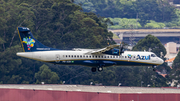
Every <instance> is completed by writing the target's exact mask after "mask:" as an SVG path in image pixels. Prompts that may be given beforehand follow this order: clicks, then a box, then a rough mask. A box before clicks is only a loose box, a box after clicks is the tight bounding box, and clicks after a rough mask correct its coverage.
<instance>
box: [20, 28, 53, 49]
mask: <svg viewBox="0 0 180 101" xmlns="http://www.w3.org/2000/svg"><path fill="white" fill-rule="evenodd" d="M17 31H18V34H19V38H20V41H21V45H22V48H23V51H24V52H33V51H50V50H57V49H54V48H50V47H47V46H45V45H43V44H42V43H40V42H39V41H38V40H36V39H35V38H34V37H33V35H32V33H31V32H30V30H29V28H27V27H18V28H17Z"/></svg>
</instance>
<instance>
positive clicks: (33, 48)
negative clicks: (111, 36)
mask: <svg viewBox="0 0 180 101" xmlns="http://www.w3.org/2000/svg"><path fill="white" fill-rule="evenodd" d="M17 31H18V34H19V38H20V41H21V45H22V48H23V51H24V52H18V53H16V54H17V56H21V57H25V58H29V59H33V60H38V61H43V62H48V63H52V64H60V65H82V66H88V67H91V71H92V72H95V71H96V69H97V70H98V71H102V70H103V68H104V67H110V66H152V67H153V70H154V71H155V67H156V66H157V65H161V64H162V63H164V61H163V60H162V59H161V58H159V57H157V56H156V55H155V54H154V53H153V52H144V51H123V47H122V46H121V45H120V46H121V47H120V49H117V48H115V47H118V46H119V44H114V45H109V46H107V47H105V48H102V49H82V48H74V49H72V50H59V49H54V48H50V47H47V46H45V45H43V44H42V43H40V42H39V41H38V40H36V39H35V38H34V37H33V35H32V33H31V32H30V29H29V28H26V27H18V28H17Z"/></svg>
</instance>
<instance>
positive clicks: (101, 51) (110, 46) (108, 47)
mask: <svg viewBox="0 0 180 101" xmlns="http://www.w3.org/2000/svg"><path fill="white" fill-rule="evenodd" d="M118 46H119V44H114V45H109V46H107V47H105V48H102V49H99V50H96V51H90V52H88V53H90V54H102V53H103V52H106V51H109V50H111V49H113V48H115V47H118Z"/></svg>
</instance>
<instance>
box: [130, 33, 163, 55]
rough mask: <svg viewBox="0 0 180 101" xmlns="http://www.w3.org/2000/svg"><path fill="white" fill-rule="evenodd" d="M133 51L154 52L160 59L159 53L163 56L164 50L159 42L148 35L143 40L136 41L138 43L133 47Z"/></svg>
mask: <svg viewBox="0 0 180 101" xmlns="http://www.w3.org/2000/svg"><path fill="white" fill-rule="evenodd" d="M133 50H134V51H144V50H145V51H149V50H151V52H154V53H155V54H156V55H157V56H158V57H160V56H161V55H160V54H161V52H162V53H163V54H164V55H165V54H166V49H165V48H164V46H163V45H162V43H161V42H160V40H159V39H158V38H157V37H155V36H153V35H151V34H149V35H147V36H146V37H145V38H144V39H141V40H139V41H138V43H137V44H136V45H135V46H134V47H133Z"/></svg>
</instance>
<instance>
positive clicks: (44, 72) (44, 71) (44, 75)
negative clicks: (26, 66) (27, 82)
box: [35, 64, 60, 84]
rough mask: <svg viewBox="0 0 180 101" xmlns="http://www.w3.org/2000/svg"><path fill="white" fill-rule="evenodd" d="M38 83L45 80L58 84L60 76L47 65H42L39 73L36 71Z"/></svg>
mask: <svg viewBox="0 0 180 101" xmlns="http://www.w3.org/2000/svg"><path fill="white" fill-rule="evenodd" d="M35 78H36V83H41V82H45V83H47V84H50V83H51V84H57V83H60V82H59V76H58V75H57V74H56V72H52V71H51V70H50V69H49V67H48V66H47V65H45V64H44V65H42V66H41V67H40V70H39V71H38V73H35Z"/></svg>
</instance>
